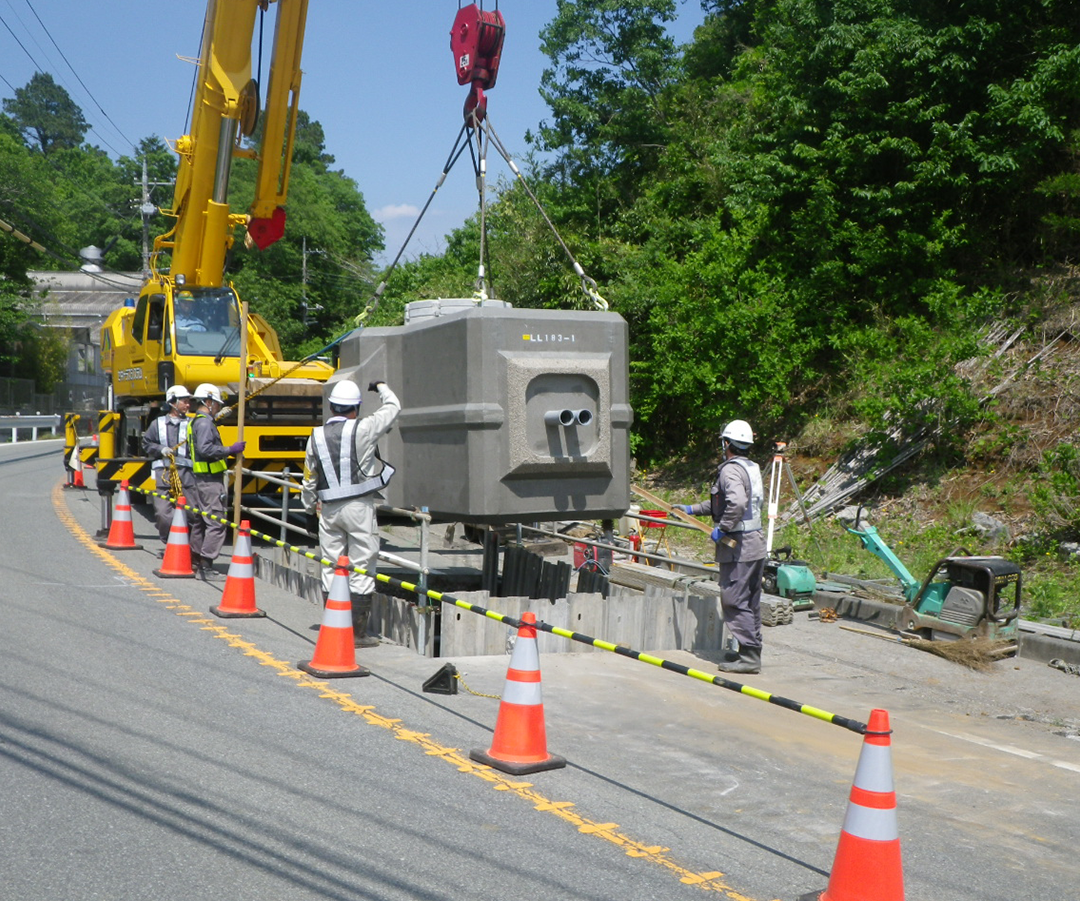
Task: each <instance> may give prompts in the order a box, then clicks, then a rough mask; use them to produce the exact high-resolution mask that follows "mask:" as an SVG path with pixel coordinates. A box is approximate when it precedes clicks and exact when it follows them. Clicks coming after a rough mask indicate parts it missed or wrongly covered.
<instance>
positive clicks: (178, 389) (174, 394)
mask: <svg viewBox="0 0 1080 901" xmlns="http://www.w3.org/2000/svg"><path fill="white" fill-rule="evenodd" d="M185 397H191V392H190V391H188V389H187V388H185V387H184V386H183V385H173V386H172V387H171V388H169V390H168V391H166V392H165V403H167V404H169V405H170V406H171V405H172V404H173V403H175V402H176V401H178V400H183V399H184V398H185Z"/></svg>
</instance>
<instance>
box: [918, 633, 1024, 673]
mask: <svg viewBox="0 0 1080 901" xmlns="http://www.w3.org/2000/svg"><path fill="white" fill-rule="evenodd" d="M903 642H904V644H906V645H908V646H909V647H913V648H917V649H918V650H920V651H929V652H930V653H931V654H936V655H937V656H938V657H942V658H944V659H945V660H951V661H952V662H953V663H959V664H961V665H963V666H966V667H967V668H968V669H973V670H977V671H978V672H982V673H985V672H988V671H990V670H991V669H993V667H994V664H995V663H996V662H997V661H998V660H1001V659H1002V658H1003V657H1008V656H1010V655H1011V654H1012V653H1013V652H1014V649H1015V648H1016V642H1015V641H1002V640H991V639H989V638H961V639H960V640H958V641H930V640H928V639H926V638H905V639H903Z"/></svg>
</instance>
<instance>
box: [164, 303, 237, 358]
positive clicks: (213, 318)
mask: <svg viewBox="0 0 1080 901" xmlns="http://www.w3.org/2000/svg"><path fill="white" fill-rule="evenodd" d="M174 308H175V309H174V320H173V321H174V324H175V326H176V350H177V352H178V353H181V354H189V355H192V354H193V355H198V356H211V357H235V356H237V355H238V354H239V353H240V308H239V305H238V303H237V300H236V295H235V294H234V293H233V291H232V289H231V288H210V289H205V290H200V291H190V290H187V289H184V290H180V291H177V292H176V295H175V297H174Z"/></svg>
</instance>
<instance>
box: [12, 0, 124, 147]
mask: <svg viewBox="0 0 1080 901" xmlns="http://www.w3.org/2000/svg"><path fill="white" fill-rule="evenodd" d="M26 5H27V6H28V7H30V12H32V13H33V14H34V18H35V19H37V22H38V25H40V26H41V30H42V31H44V32H45V34H46V36H47V37H48V38H49V40H50V41H52V45H53V46H54V47H55V48H56V52H57V53H59V54H60V58H61V59H62V60H63V61H64V62H65V63H66V64H67V67H68V68H69V69H70V70H71V74H72V75H74V76H75V79H76V80H77V81H78V82H79V84H81V85H82V89H83V90H84V91H86V96H87V97H89V98H90V99H91V100H93V101H94V106H96V107H97V108H98V110H99V111H100V112H101V115H103V116H104V117H105V118H106V119H107V120H108V122H109V124H110V125H111V126H112V127H113V128H115V129H116V133H117V134H118V135H120V137H122V138H123V139H124V140H125V141H126V142H127V143H128V145H129V146H130V147H131V149H132V152H133V153H134V152H135V142H134V141H132V140H131V139H130V138H129V137H128V136H127V135H125V134H124V132H123V131H121V129H120V126H119V125H117V124H116V123H115V122H113V120H112V117H111V116H110V115H109V114H108V113H107V112H105V110H104V109H103V108H102V106H101V104H100V103H98V100H97V98H96V97H95V96H94V95H93V93H92V92H91V90H90V89H89V88H88V87H87V86H86V82H84V81H83V80H82V78H80V77H79V73H78V72H76V71H75V67H74V66H73V65H71V62H70V61H69V60H68V58H67V56H66V55H65V54H64V51H63V50H61V49H60V45H59V44H57V43H56V39H55V38H54V37H53V36H52V33H51V32H50V31H49V29H48V28H47V27H46V26H45V23H44V22H42V21H41V16H39V15H38V14H37V10H36V9H34V5H33V4H32V3H31V2H30V0H26Z"/></svg>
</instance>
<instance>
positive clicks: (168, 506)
mask: <svg viewBox="0 0 1080 901" xmlns="http://www.w3.org/2000/svg"><path fill="white" fill-rule="evenodd" d="M176 470H177V472H179V473H180V484H181V486H182V487H183V491H184V496H185V497H188V496H190V494H191V490H192V486H191V483H192V480H193V479H194V475H193V474H192V472H191V470H190V469H189V468H187V467H181V466H178V467H177V468H176ZM154 472H155V482H154V485H155V490H156V491H157V494H155V495H154V522H155V523H156V525H157V530H158V536H159V537H160V538H161V540H162V541H164V542H165V543H166V544H168V543H169V532H170V531H171V530H172V521H173V511H174V510H175V509H176V508H175V507H174V506H173V502H172V501H171V500H169V499H168V497H158V494H164V495H168V494H169V492H170V491H171V490H172V489H171V488H170V487H169V468H168V466H166V467H165V468H164V469H157V470H155V471H154ZM190 534H191V527H190V526H189V527H188V536H189V537H188V541H189V542H190V540H191V539H190Z"/></svg>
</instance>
